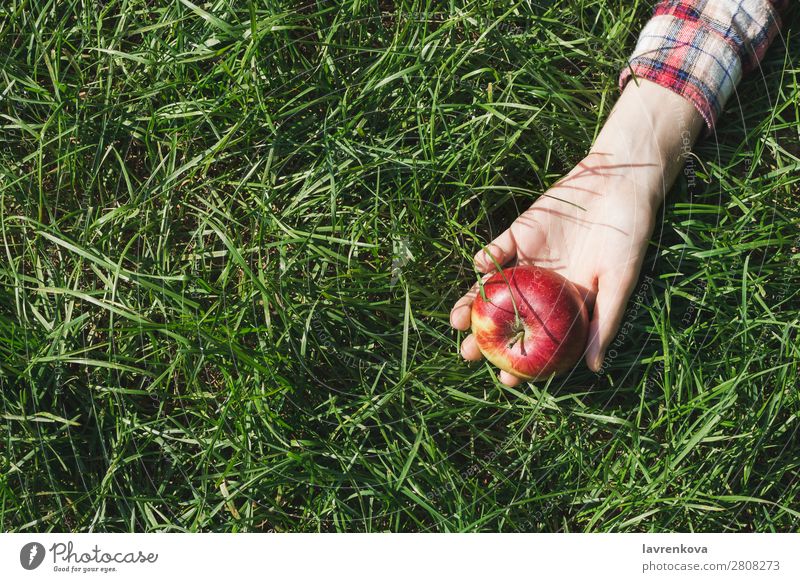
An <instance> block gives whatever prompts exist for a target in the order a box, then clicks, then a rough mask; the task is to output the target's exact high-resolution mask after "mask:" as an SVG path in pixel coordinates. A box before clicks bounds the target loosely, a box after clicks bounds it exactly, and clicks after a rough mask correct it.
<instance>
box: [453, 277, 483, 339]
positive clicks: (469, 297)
mask: <svg viewBox="0 0 800 582" xmlns="http://www.w3.org/2000/svg"><path fill="white" fill-rule="evenodd" d="M480 290H481V288H480V283H475V284H474V285H473V286H472V288H471V289H470V290H469V291H468V292H467V294H466V295H464V296H463V297H462V298H461V299H459V300H458V301H456V304H455V305H453V309H451V310H450V325H452V326H453V327H454V328H456V329H458V330H460V331H467V330H468V329H469V326H470V324H471V323H472V318H471V313H472V302H473V301H475V297H477V296H478V293H480Z"/></svg>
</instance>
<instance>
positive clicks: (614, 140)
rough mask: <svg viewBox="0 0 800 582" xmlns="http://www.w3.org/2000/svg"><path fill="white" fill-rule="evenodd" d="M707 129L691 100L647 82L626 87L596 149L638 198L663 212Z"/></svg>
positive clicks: (593, 150) (597, 142)
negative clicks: (668, 194)
mask: <svg viewBox="0 0 800 582" xmlns="http://www.w3.org/2000/svg"><path fill="white" fill-rule="evenodd" d="M702 127H703V117H702V115H701V114H700V113H699V112H698V110H697V108H696V107H695V106H694V105H692V103H690V102H689V101H687V100H686V99H684V98H683V97H681V96H680V95H677V94H676V93H674V92H672V91H670V90H669V89H666V88H664V87H662V86H660V85H657V84H656V83H653V82H651V81H647V80H644V79H641V80H639V82H638V84H637V83H634V82H631V83H628V85H627V86H626V87H625V90H624V91H623V92H622V95H621V96H620V98H619V100H618V101H617V103H616V105H615V106H614V108H613V110H612V111H611V114H610V115H609V118H608V120H607V121H606V123H605V125H603V128H602V129H601V131H600V133H599V135H598V136H597V140H595V143H594V145H593V146H592V148H591V152H590V155H593V156H598V159H601V158H600V156H605V158H602V159H603V163H604V165H608V166H609V167H610V168H613V169H614V171H616V172H624V173H626V174H627V175H628V176H630V178H631V180H632V181H633V182H634V184H635V185H636V187H637V189H638V192H637V195H638V196H639V197H640V198H642V199H646V200H647V201H648V202H650V203H651V204H652V205H653V207H654V208H655V207H657V206H658V205H659V204H660V203H661V202H662V200H663V198H664V195H665V194H666V192H667V191H668V190H669V188H670V187H671V186H672V184H673V183H674V181H675V178H676V177H677V175H678V173H679V172H680V170H681V168H682V167H683V164H684V161H685V159H686V156H687V155H688V154H689V151H690V149H691V147H692V145H693V144H694V142H695V140H696V139H697V136H698V135H699V133H700V130H701V129H702Z"/></svg>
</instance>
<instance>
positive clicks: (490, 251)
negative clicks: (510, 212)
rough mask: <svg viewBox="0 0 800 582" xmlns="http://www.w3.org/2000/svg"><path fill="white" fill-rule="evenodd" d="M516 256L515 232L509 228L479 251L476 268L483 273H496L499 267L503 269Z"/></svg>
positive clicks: (476, 257)
mask: <svg viewBox="0 0 800 582" xmlns="http://www.w3.org/2000/svg"><path fill="white" fill-rule="evenodd" d="M516 254H517V243H516V240H515V239H514V233H513V231H512V230H511V229H510V228H509V229H507V230H506V231H505V232H504V233H503V234H501V235H500V236H498V237H497V238H496V239H494V240H493V241H492V242H490V243H489V244H488V245H486V246H485V247H483V249H482V250H480V251H478V253H477V254H476V255H475V259H474V262H475V267H476V268H477V269H478V270H479V271H480V272H481V273H489V272H491V271H496V270H497V268H498V267H497V265H500V266H501V267H502V266H503V265H505V264H506V263H507V262H508V261H510V260H511V259H513V258H514V257H515V256H516ZM492 259H494V260H492ZM495 263H497V264H495Z"/></svg>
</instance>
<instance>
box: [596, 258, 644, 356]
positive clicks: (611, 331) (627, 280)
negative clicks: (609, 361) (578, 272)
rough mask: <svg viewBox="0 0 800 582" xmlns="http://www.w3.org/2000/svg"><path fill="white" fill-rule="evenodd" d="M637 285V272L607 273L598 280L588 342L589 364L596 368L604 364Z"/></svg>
mask: <svg viewBox="0 0 800 582" xmlns="http://www.w3.org/2000/svg"><path fill="white" fill-rule="evenodd" d="M635 285H636V276H635V274H630V273H625V274H623V275H618V274H616V273H614V274H609V273H606V274H604V275H602V276H601V277H600V279H599V280H598V282H597V286H598V290H597V297H596V298H595V302H594V310H593V312H592V320H591V322H590V323H589V341H588V344H587V346H586V365H587V366H589V368H590V369H591V370H593V371H594V372H598V371H600V368H602V367H603V358H604V357H605V352H606V349H607V348H608V345H609V344H610V343H611V340H613V339H614V336H615V335H616V333H617V329H618V328H619V324H620V322H621V321H622V316H623V314H624V313H625V306H626V305H627V303H628V298H629V297H630V296H631V293H632V292H633V288H634V286H635Z"/></svg>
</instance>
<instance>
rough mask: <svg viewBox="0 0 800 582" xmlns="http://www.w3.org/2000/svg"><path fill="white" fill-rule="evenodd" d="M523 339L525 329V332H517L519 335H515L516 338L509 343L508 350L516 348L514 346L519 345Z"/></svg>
mask: <svg viewBox="0 0 800 582" xmlns="http://www.w3.org/2000/svg"><path fill="white" fill-rule="evenodd" d="M523 337H525V330H524V329H523V330H520V331H518V332H517V333H516V334H515V335H514V337H512V338H511V341H510V342H508V348H509V349H511V348H513V347H514V346H515V345H516V344H517V342H518V341H519V340H521V339H522V338H523Z"/></svg>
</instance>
